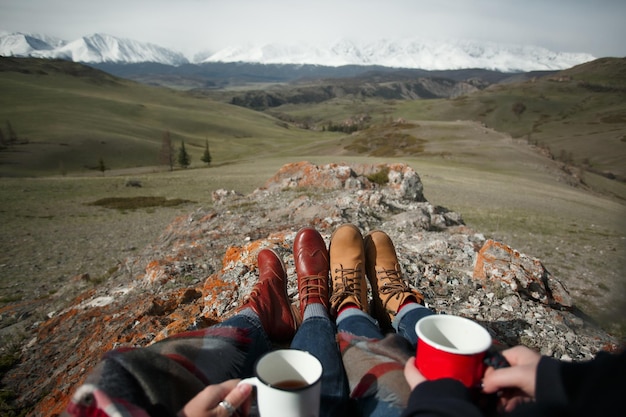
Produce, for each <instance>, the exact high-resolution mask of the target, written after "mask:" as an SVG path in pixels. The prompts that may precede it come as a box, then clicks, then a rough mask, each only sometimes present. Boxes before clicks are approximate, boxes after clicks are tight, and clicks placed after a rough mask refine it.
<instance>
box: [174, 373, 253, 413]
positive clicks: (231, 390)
mask: <svg viewBox="0 0 626 417" xmlns="http://www.w3.org/2000/svg"><path fill="white" fill-rule="evenodd" d="M238 382H239V380H238V379H231V380H229V381H226V382H222V383H221V384H215V385H209V386H208V387H206V388H205V389H203V390H202V391H200V392H199V393H198V395H196V396H195V397H193V398H192V399H191V400H190V401H189V402H188V403H187V404H185V406H184V407H183V409H182V410H180V411H179V412H178V417H229V416H231V415H232V414H231V413H229V412H228V410H227V409H226V407H224V406H221V405H220V402H221V401H225V402H228V403H229V404H230V405H231V406H232V407H233V409H235V410H236V409H238V408H239V407H242V406H243V407H242V409H243V411H244V415H247V413H248V411H249V406H250V403H249V401H246V400H247V399H248V398H249V397H250V393H251V392H252V385H249V384H241V385H237V384H238Z"/></svg>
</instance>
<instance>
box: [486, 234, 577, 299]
mask: <svg viewBox="0 0 626 417" xmlns="http://www.w3.org/2000/svg"><path fill="white" fill-rule="evenodd" d="M474 278H475V279H479V280H491V281H498V282H500V283H502V284H505V285H508V286H510V287H511V288H512V289H513V290H514V291H515V292H517V293H519V294H522V295H523V296H525V297H529V298H531V299H533V300H536V301H539V302H541V303H544V304H549V305H555V306H559V307H565V308H571V307H572V306H573V302H572V298H571V296H570V295H569V293H568V292H567V290H566V289H565V287H564V286H563V284H562V283H560V282H559V281H557V280H555V279H554V278H553V277H552V276H551V274H550V273H549V272H548V271H547V270H546V268H545V267H544V266H543V264H542V263H541V261H539V260H538V259H536V258H531V257H529V256H526V255H524V254H521V253H519V252H518V251H517V250H515V249H513V248H511V247H510V246H508V245H505V244H504V243H501V242H496V241H493V240H487V241H486V242H485V245H484V246H483V247H482V248H481V250H480V251H479V252H478V254H477V256H476V266H475V267H474Z"/></svg>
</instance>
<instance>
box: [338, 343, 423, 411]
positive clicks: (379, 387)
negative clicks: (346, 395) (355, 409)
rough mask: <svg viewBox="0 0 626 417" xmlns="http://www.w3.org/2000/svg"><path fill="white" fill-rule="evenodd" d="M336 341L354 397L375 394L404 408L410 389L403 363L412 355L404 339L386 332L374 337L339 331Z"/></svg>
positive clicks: (381, 399) (376, 396)
mask: <svg viewBox="0 0 626 417" xmlns="http://www.w3.org/2000/svg"><path fill="white" fill-rule="evenodd" d="M337 341H338V343H339V349H340V351H341V356H342V359H343V364H344V367H345V369H346V374H347V376H348V383H349V385H350V391H351V393H350V396H351V397H352V398H353V399H357V400H358V399H364V398H366V397H375V398H376V399H377V400H379V401H384V402H386V403H389V404H391V405H393V406H395V407H398V408H402V409H404V408H405V407H406V405H407V401H408V398H409V395H410V393H411V390H410V388H409V384H408V383H407V382H406V379H405V378H404V364H405V363H406V361H407V360H408V359H409V358H410V357H411V356H412V355H413V354H414V353H413V348H412V346H411V345H410V343H409V342H408V341H407V340H406V339H404V338H403V337H401V336H398V335H396V334H388V335H387V336H385V338H384V339H381V340H375V339H368V338H365V337H361V336H355V335H353V334H350V333H347V332H339V333H338V334H337Z"/></svg>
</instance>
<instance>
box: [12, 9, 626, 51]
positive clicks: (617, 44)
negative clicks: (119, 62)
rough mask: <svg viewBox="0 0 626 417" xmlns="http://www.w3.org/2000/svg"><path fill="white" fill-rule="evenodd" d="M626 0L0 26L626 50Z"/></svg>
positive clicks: (49, 18) (199, 47)
mask: <svg viewBox="0 0 626 417" xmlns="http://www.w3.org/2000/svg"><path fill="white" fill-rule="evenodd" d="M625 22H626V0H376V1H375V0H291V1H289V0H98V1H93V0H0V31H5V32H28V33H43V34H46V35H52V36H57V37H60V38H62V39H65V40H74V39H77V38H80V37H81V36H84V35H90V34H93V33H106V34H109V35H114V36H118V37H123V38H130V39H135V40H139V41H143V42H151V43H155V44H157V45H161V46H164V47H167V48H171V49H174V50H177V51H179V52H183V53H185V54H186V55H187V56H192V55H193V54H194V53H196V52H199V51H207V50H208V51H216V50H218V49H219V48H222V47H225V46H229V45H238V44H242V43H247V42H252V43H260V42H277V41H278V42H283V43H294V42H309V43H313V44H320V43H321V44H322V45H324V44H327V43H328V42H332V41H335V40H338V39H343V38H345V39H351V40H361V39H362V40H367V41H371V40H376V39H383V38H384V39H398V38H417V39H432V40H443V39H472V40H486V41H493V42H499V43H508V44H520V45H537V46H543V47H546V48H548V49H551V50H554V51H559V52H586V53H590V54H592V55H594V56H596V57H604V56H620V57H623V56H626V24H625Z"/></svg>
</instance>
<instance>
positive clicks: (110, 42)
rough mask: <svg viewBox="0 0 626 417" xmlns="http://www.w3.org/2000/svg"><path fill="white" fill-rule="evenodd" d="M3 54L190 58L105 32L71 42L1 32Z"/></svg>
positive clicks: (172, 61)
mask: <svg viewBox="0 0 626 417" xmlns="http://www.w3.org/2000/svg"><path fill="white" fill-rule="evenodd" d="M0 55H3V56H30V57H35V58H60V59H68V60H71V61H75V62H85V63H102V62H115V63H138V62H158V63H161V64H166V65H181V64H185V63H187V62H188V61H187V59H186V58H185V57H184V56H183V55H182V54H180V53H178V52H174V51H171V50H169V49H166V48H163V47H160V46H157V45H153V44H150V43H144V42H138V41H134V40H130V39H122V38H117V37H115V36H111V35H105V34H93V35H90V36H83V37H82V38H80V39H76V40H74V41H71V42H64V41H57V42H56V43H55V44H51V43H50V39H47V40H46V39H44V37H39V36H37V35H28V34H22V33H12V34H9V35H4V36H0Z"/></svg>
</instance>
